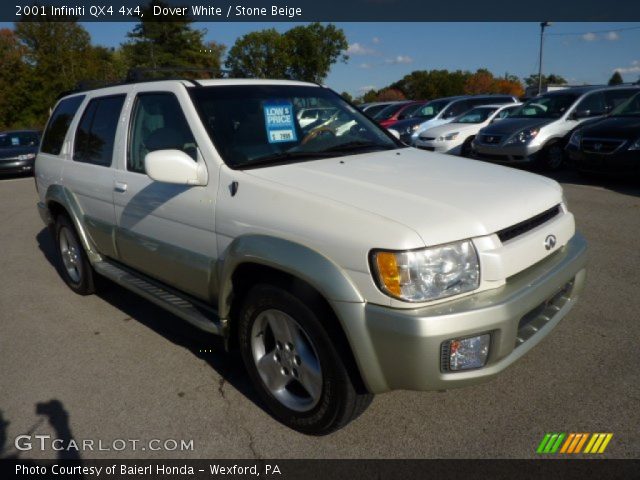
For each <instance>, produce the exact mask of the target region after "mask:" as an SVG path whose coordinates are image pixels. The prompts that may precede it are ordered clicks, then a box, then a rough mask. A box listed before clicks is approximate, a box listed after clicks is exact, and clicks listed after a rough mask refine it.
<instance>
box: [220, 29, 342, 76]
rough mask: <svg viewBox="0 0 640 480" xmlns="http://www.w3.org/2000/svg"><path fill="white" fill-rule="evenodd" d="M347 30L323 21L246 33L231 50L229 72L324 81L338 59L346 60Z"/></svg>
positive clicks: (227, 61)
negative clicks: (282, 28) (283, 30)
mask: <svg viewBox="0 0 640 480" xmlns="http://www.w3.org/2000/svg"><path fill="white" fill-rule="evenodd" d="M347 47H348V44H347V39H346V37H345V35H344V32H343V31H342V30H341V29H339V28H336V27H335V26H333V25H327V26H323V25H321V24H319V23H312V24H310V25H305V26H299V27H294V28H292V29H291V30H288V31H287V32H285V33H283V34H281V33H279V32H278V31H276V30H275V29H273V28H271V29H268V30H260V31H257V32H251V33H248V34H246V35H243V36H242V37H240V38H239V39H238V40H236V42H235V44H234V45H233V46H232V47H231V49H230V50H229V54H228V55H227V60H226V64H225V65H226V67H227V68H228V69H229V74H230V75H232V76H236V77H249V78H287V79H296V80H305V81H309V82H321V81H322V80H324V79H325V78H326V76H327V75H328V74H329V70H330V69H331V66H332V65H333V64H334V63H336V62H337V61H339V60H340V61H346V60H347V59H348V57H347V56H346V55H345V54H344V53H343V52H344V51H345V50H346V49H347Z"/></svg>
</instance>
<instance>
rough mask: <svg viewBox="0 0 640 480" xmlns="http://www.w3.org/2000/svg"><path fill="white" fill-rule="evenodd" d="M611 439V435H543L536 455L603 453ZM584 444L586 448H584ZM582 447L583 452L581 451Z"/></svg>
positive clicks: (551, 433)
mask: <svg viewBox="0 0 640 480" xmlns="http://www.w3.org/2000/svg"><path fill="white" fill-rule="evenodd" d="M612 438H613V433H592V434H589V433H568V434H567V433H557V432H550V433H547V434H545V436H544V437H543V438H542V441H541V442H540V444H539V445H538V448H537V449H536V453H551V454H553V453H563V454H577V453H590V454H594V453H596V454H598V453H603V452H604V451H605V449H606V448H607V446H608V445H609V442H610V441H611V439H612ZM587 440H588V441H587ZM585 444H586V447H585ZM583 447H584V450H583Z"/></svg>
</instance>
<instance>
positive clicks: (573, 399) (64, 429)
mask: <svg viewBox="0 0 640 480" xmlns="http://www.w3.org/2000/svg"><path fill="white" fill-rule="evenodd" d="M556 178H557V179H558V180H560V181H561V182H562V183H563V185H564V187H565V191H566V196H567V198H568V201H569V206H570V209H571V210H572V211H573V212H574V214H575V215H576V218H577V223H578V226H579V229H580V230H581V231H582V232H583V233H584V234H585V236H586V237H587V239H588V241H589V244H590V266H589V273H588V278H587V285H586V288H585V291H584V293H583V296H582V299H581V301H580V302H579V303H578V305H577V306H576V308H575V309H574V310H573V311H572V312H571V313H570V314H569V316H568V317H567V318H565V319H564V320H563V321H562V322H561V323H560V325H559V326H558V327H557V329H556V330H555V332H554V333H553V334H552V335H550V336H549V337H548V338H547V339H545V341H544V342H542V343H541V344H540V345H538V346H537V347H536V348H534V349H533V350H532V351H531V352H530V353H529V354H528V355H527V356H525V357H524V358H523V359H522V360H520V361H519V362H517V363H516V364H515V365H514V366H512V367H511V368H510V369H508V370H507V371H506V372H504V373H503V374H502V375H501V376H500V377H499V378H498V379H496V380H495V381H493V382H491V383H488V384H485V385H482V386H479V387H473V388H468V389H463V390H453V391H448V392H426V393H424V392H405V391H400V392H393V393H388V394H385V395H380V396H378V397H376V399H375V400H374V402H373V404H372V405H371V407H370V408H369V409H368V410H367V411H366V412H365V413H364V414H363V416H362V417H360V418H359V419H358V420H356V421H355V422H353V423H352V424H350V425H349V426H347V427H346V428H344V429H343V430H341V431H339V432H337V433H334V434H332V435H330V436H327V437H321V438H314V437H306V436H304V435H301V434H298V433H296V432H294V431H292V430H289V429H287V428H286V427H284V426H282V425H280V424H279V423H277V422H276V421H275V420H273V419H272V418H271V417H270V415H269V414H268V413H267V412H266V411H265V410H264V409H263V408H262V407H261V405H260V403H259V401H258V400H257V397H256V396H255V395H254V393H253V391H252V389H251V386H250V385H249V383H248V379H247V378H246V377H245V375H244V372H243V369H242V366H241V364H240V359H239V356H238V355H235V354H225V353H224V352H223V349H222V344H221V342H219V341H218V340H217V339H215V338H208V337H207V336H205V335H204V334H202V333H200V332H199V331H196V330H194V329H192V328H190V327H189V326H188V325H186V324H183V323H181V321H180V320H178V319H177V318H176V317H173V316H172V315H171V314H169V313H167V312H165V311H163V310H161V309H159V308H157V307H155V306H154V305H152V304H151V303H149V302H147V301H145V300H143V299H141V298H139V297H137V296H135V295H133V294H131V293H129V292H127V291H126V290H123V289H122V288H120V287H118V286H115V285H109V286H108V288H107V289H106V290H105V291H104V292H102V293H100V294H99V295H94V296H91V297H80V296H78V295H75V294H74V293H73V292H72V291H71V290H69V289H68V288H67V287H66V285H65V284H64V283H63V281H62V280H61V279H60V278H59V276H58V273H57V271H56V268H55V266H54V250H53V243H52V239H51V237H50V236H49V233H48V231H47V230H46V229H45V228H44V226H43V224H42V222H41V220H40V218H39V216H38V213H37V211H36V206H35V203H36V192H35V189H34V184H33V179H32V178H8V179H7V178H5V179H0V205H1V209H0V219H1V221H0V248H1V249H2V255H1V256H0V272H2V284H3V285H2V289H1V290H0V457H3V456H4V457H7V456H9V457H11V456H13V457H16V456H17V457H18V458H22V459H27V458H55V457H56V456H58V457H60V456H65V455H67V456H69V454H68V453H65V452H54V451H52V450H51V449H47V450H46V451H39V450H37V449H33V450H29V451H17V450H16V449H15V447H14V438H15V437H16V436H18V435H21V434H33V435H35V434H44V435H47V434H48V435H52V437H57V438H67V439H70V438H73V439H76V440H77V441H81V440H83V439H93V440H95V442H96V443H97V442H98V440H101V441H103V442H104V444H105V445H108V446H110V445H112V442H113V440H114V439H139V440H141V441H142V442H144V441H146V440H150V439H163V440H164V439H175V440H178V441H179V440H193V450H190V451H149V450H148V449H147V450H145V451H141V450H138V451H135V450H133V449H131V448H127V449H126V450H123V451H121V452H114V451H113V450H111V451H97V450H94V451H85V452H81V453H80V454H79V456H80V457H83V458H122V459H124V458H140V457H142V458H182V457H184V458H213V457H215V458H256V457H259V458H443V457H447V458H480V457H483V458H485V457H486V458H490V457H503V458H528V457H534V456H536V454H535V449H536V447H537V445H538V443H539V442H540V440H541V439H542V437H543V436H544V434H545V433H546V432H612V433H613V434H614V436H613V440H612V441H611V443H610V444H609V446H608V448H607V451H606V453H605V454H604V456H606V457H610V458H612V457H617V458H637V457H639V456H640V431H639V430H638V425H639V424H640V370H639V365H638V359H639V358H640V347H639V340H640V334H639V328H638V326H639V323H638V322H639V320H640V293H639V292H640V250H639V246H640V240H639V239H640V181H638V180H636V181H627V182H613V181H612V182H606V183H604V184H602V183H601V184H593V183H590V182H586V181H584V180H583V179H581V178H580V177H578V176H576V175H574V174H572V173H570V172H565V173H561V174H559V175H557V176H556ZM204 350H207V351H206V352H205V351H204ZM208 350H211V352H209V351H208ZM72 456H73V455H72Z"/></svg>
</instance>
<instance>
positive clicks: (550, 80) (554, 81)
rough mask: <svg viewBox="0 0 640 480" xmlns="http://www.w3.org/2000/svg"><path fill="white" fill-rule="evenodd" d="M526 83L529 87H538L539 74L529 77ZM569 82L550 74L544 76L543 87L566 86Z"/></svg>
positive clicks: (525, 80)
mask: <svg viewBox="0 0 640 480" xmlns="http://www.w3.org/2000/svg"><path fill="white" fill-rule="evenodd" d="M524 83H525V85H526V86H527V87H537V86H538V74H537V73H536V74H533V75H529V76H528V77H526V78H525V79H524ZM566 83H567V81H566V80H565V79H564V78H563V77H561V76H560V75H557V74H555V73H550V74H549V75H542V86H543V87H545V86H546V85H566Z"/></svg>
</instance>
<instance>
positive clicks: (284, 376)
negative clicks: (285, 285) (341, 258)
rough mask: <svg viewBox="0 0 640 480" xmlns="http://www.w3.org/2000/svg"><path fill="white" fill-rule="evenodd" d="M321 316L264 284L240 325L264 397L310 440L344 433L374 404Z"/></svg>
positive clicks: (248, 298)
mask: <svg viewBox="0 0 640 480" xmlns="http://www.w3.org/2000/svg"><path fill="white" fill-rule="evenodd" d="M320 311H321V309H311V308H310V307H309V306H308V305H306V304H305V303H304V302H302V301H301V300H300V299H299V298H297V297H295V296H294V295H292V294H290V293H288V292H287V291H285V290H283V289H281V288H279V287H276V286H272V285H267V284H260V285H257V286H255V287H253V288H252V289H251V291H250V292H249V293H248V294H247V296H246V298H245V301H244V304H243V306H242V308H241V311H240V318H239V324H238V337H239V345H240V350H241V354H242V358H243V361H244V364H245V366H246V368H247V371H248V373H249V376H250V377H251V380H252V382H253V384H254V386H255V387H256V389H257V391H258V393H259V395H260V397H261V398H262V400H263V401H264V402H265V403H266V404H267V406H268V407H269V409H270V410H271V412H272V413H273V415H274V416H275V417H276V418H277V419H278V420H279V421H280V422H282V423H284V424H285V425H287V426H289V427H290V428H293V429H294V430H297V431H299V432H302V433H305V434H310V435H325V434H328V433H330V432H332V431H335V430H337V429H339V428H341V427H343V426H344V425H346V424H347V423H349V422H350V421H352V420H353V419H355V418H356V417H357V416H359V415H360V414H361V413H362V412H363V411H364V410H365V409H366V407H367V406H368V405H369V404H370V403H371V400H372V398H373V395H371V394H369V393H358V392H356V388H355V387H354V385H353V383H352V382H351V378H350V376H349V372H348V371H347V369H346V367H345V364H344V363H343V361H342V359H341V356H340V354H339V353H338V350H337V349H336V346H335V345H334V343H333V342H332V341H331V338H330V337H329V335H328V334H327V331H326V330H325V328H324V327H323V324H322V322H321V320H320Z"/></svg>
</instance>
